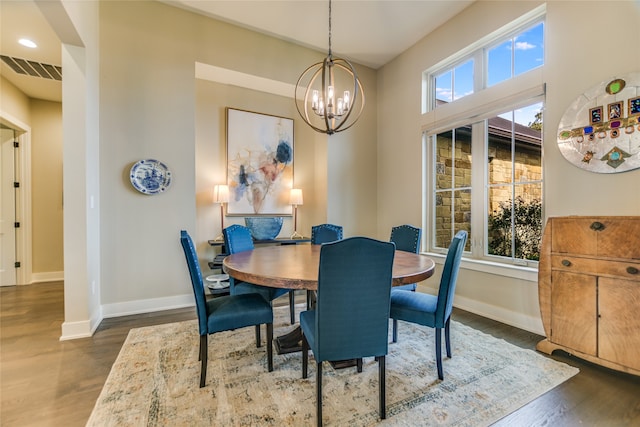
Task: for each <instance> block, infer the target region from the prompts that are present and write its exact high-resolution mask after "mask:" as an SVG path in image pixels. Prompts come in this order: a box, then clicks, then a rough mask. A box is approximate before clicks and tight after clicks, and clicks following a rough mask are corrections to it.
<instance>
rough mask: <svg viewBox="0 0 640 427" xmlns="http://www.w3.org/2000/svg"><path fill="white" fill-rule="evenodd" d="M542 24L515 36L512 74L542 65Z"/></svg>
mask: <svg viewBox="0 0 640 427" xmlns="http://www.w3.org/2000/svg"><path fill="white" fill-rule="evenodd" d="M543 29H544V26H543V24H542V23H540V24H538V25H536V26H535V27H533V28H531V29H530V30H528V31H525V32H523V33H521V34H519V35H518V36H517V37H516V38H515V45H514V47H515V52H514V74H515V75H516V76H517V75H519V74H522V73H524V72H526V71H529V70H533V69H534V68H537V67H539V66H541V65H544V31H543Z"/></svg>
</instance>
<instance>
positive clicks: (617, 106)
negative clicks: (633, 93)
mask: <svg viewBox="0 0 640 427" xmlns="http://www.w3.org/2000/svg"><path fill="white" fill-rule="evenodd" d="M622 105H623V101H618V102H612V103H611V104H609V105H608V106H607V111H608V117H609V120H610V121H611V120H615V119H620V118H622Z"/></svg>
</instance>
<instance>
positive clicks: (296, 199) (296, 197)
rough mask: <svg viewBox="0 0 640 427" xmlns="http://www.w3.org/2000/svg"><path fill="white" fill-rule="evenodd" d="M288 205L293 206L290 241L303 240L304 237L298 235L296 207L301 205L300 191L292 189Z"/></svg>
mask: <svg viewBox="0 0 640 427" xmlns="http://www.w3.org/2000/svg"><path fill="white" fill-rule="evenodd" d="M289 204H292V205H293V234H292V235H291V238H292V239H303V238H304V236H302V235H301V234H298V206H300V205H302V204H303V201H302V190H301V189H299V188H292V189H291V193H290V194H289Z"/></svg>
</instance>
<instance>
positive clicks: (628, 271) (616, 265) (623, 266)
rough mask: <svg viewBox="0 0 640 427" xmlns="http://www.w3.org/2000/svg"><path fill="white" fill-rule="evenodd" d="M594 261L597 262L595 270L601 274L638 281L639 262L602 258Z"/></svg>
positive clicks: (639, 277)
mask: <svg viewBox="0 0 640 427" xmlns="http://www.w3.org/2000/svg"><path fill="white" fill-rule="evenodd" d="M596 262H597V264H598V266H597V268H596V269H597V272H598V274H599V275H601V276H612V277H616V278H621V279H626V280H632V281H636V282H640V263H634V262H627V261H604V260H596Z"/></svg>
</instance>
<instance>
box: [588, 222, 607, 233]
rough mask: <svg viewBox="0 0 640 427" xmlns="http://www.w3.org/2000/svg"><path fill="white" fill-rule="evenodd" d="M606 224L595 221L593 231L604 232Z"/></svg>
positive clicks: (592, 225)
mask: <svg viewBox="0 0 640 427" xmlns="http://www.w3.org/2000/svg"><path fill="white" fill-rule="evenodd" d="M604 228H605V227H604V224H603V223H601V222H598V221H595V222H594V223H592V224H591V229H592V230H593V231H602V230H604Z"/></svg>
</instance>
